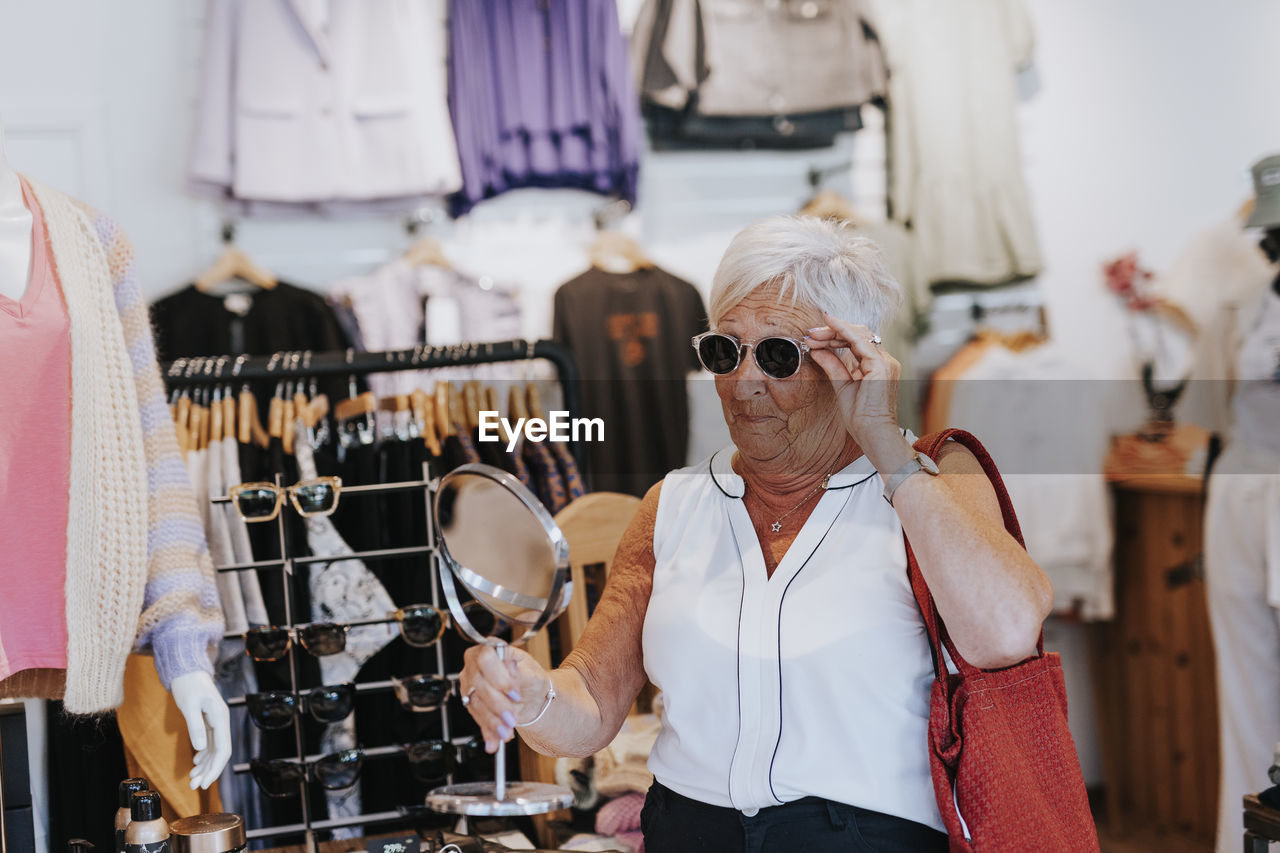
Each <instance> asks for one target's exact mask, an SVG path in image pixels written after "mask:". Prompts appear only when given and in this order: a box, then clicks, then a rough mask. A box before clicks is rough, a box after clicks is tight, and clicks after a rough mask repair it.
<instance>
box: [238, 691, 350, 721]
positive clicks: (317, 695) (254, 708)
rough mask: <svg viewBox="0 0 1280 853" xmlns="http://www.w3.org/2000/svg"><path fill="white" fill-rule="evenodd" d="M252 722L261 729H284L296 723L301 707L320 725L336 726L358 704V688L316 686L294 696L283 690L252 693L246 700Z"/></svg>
mask: <svg viewBox="0 0 1280 853" xmlns="http://www.w3.org/2000/svg"><path fill="white" fill-rule="evenodd" d="M244 703H245V706H246V707H248V709H249V719H251V720H253V722H254V725H256V726H257V727H258V728H260V729H283V728H285V727H287V726H288V725H289V724H290V723H292V722H293V717H294V715H295V714H296V713H297V712H298V708H299V706H300V705H302V706H305V707H306V709H307V711H308V712H309V713H310V714H311V716H312V717H313V718H314V719H315V721H316V722H318V723H336V722H338V721H339V720H343V719H346V717H347V715H348V714H350V713H351V709H352V708H354V707H355V703H356V686H355V685H354V684H352V683H350V682H348V683H346V684H339V685H336V686H333V687H329V686H321V687H314V688H312V689H311V690H308V691H307V692H306V693H303V694H300V695H297V696H295V695H294V694H292V693H288V692H285V691H282V690H269V691H267V692H265V693H250V694H249V695H248V696H245V697H244Z"/></svg>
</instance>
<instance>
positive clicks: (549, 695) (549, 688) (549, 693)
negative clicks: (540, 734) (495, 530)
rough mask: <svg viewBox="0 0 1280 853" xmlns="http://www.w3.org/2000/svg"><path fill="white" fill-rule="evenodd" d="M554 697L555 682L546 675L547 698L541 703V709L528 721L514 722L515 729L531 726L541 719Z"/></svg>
mask: <svg viewBox="0 0 1280 853" xmlns="http://www.w3.org/2000/svg"><path fill="white" fill-rule="evenodd" d="M554 698H556V683H555V682H554V681H552V679H551V676H549V675H548V676H547V700H546V701H545V702H543V703H542V710H541V711H539V712H538V715H537V716H536V717H534V718H533V719H532V720H530V721H529V722H527V723H516V728H517V729H523V728H528V727H529V726H532V725H533V724H534V723H536V722H538V720H541V719H542V715H543V714H545V713H547V709H548V708H550V707H551V700H552V699H554Z"/></svg>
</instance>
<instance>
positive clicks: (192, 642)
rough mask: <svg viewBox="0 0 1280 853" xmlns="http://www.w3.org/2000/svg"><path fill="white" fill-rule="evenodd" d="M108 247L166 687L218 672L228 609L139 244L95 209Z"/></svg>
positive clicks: (148, 635)
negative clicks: (140, 267)
mask: <svg viewBox="0 0 1280 853" xmlns="http://www.w3.org/2000/svg"><path fill="white" fill-rule="evenodd" d="M89 213H90V216H91V217H92V219H93V223H94V227H95V229H96V230H97V233H98V239H99V240H100V241H101V242H102V245H103V247H104V248H105V249H106V252H107V258H108V262H109V265H110V268H111V281H112V286H113V288H114V290H115V302H116V310H117V311H119V313H120V320H121V323H122V324H123V326H124V337H125V343H126V344H127V345H128V347H129V361H130V364H131V365H132V367H133V379H134V386H135V388H136V390H137V394H138V409H139V412H140V413H141V416H142V417H141V420H142V434H143V447H144V453H145V455H146V460H147V560H148V565H147V585H146V590H145V593H144V595H143V605H142V606H143V610H142V616H141V617H140V619H139V622H138V634H137V641H136V643H135V648H136V649H137V650H138V651H143V652H146V651H149V652H151V653H152V654H153V655H154V657H155V663H156V671H157V672H158V673H159V675H160V681H161V683H162V684H164V686H165V687H166V688H168V687H169V684H170V683H171V682H172V681H173V679H175V678H177V677H178V676H179V675H185V674H186V673H189V672H195V671H203V672H208V673H212V672H213V651H214V647H215V646H216V645H217V643H218V642H219V641H220V640H221V638H222V632H223V621H222V608H221V605H220V603H219V599H218V588H217V583H216V580H215V576H214V571H213V562H212V560H211V559H210V556H209V547H208V544H207V542H206V541H205V531H204V527H203V525H202V524H201V523H200V516H199V514H198V513H197V511H196V503H195V495H194V493H193V491H192V487H191V482H190V480H189V478H188V476H187V469H186V466H185V465H183V462H182V455H181V453H180V452H179V450H178V441H177V436H176V434H175V432H174V428H173V421H172V419H171V417H170V414H169V407H168V405H167V404H166V403H165V396H164V383H163V382H162V380H161V378H160V368H159V365H158V364H157V363H156V354H155V342H154V339H153V337H152V331H151V322H150V318H149V316H148V313H147V305H146V302H145V301H143V298H142V290H141V288H140V286H139V283H138V276H137V270H136V267H135V264H134V258H133V247H132V246H131V245H130V243H129V240H128V238H127V237H126V236H125V234H124V231H123V230H121V228H120V227H119V226H118V225H117V224H116V223H115V222H114V221H112V220H111V219H110V218H108V217H107V216H104V215H102V214H100V213H98V212H97V211H93V210H90V211H89Z"/></svg>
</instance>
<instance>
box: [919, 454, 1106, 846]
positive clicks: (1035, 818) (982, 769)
mask: <svg viewBox="0 0 1280 853" xmlns="http://www.w3.org/2000/svg"><path fill="white" fill-rule="evenodd" d="M948 439H950V440H953V441H956V442H958V443H959V444H962V445H964V446H965V447H967V448H968V449H969V450H971V451H972V452H973V455H974V456H976V457H977V458H978V461H979V462H980V463H982V468H983V470H984V471H985V472H986V474H987V476H988V477H989V478H990V479H991V485H992V486H993V487H994V488H995V490H996V497H997V498H999V500H1000V509H1001V511H1002V512H1003V514H1004V524H1005V529H1006V530H1008V531H1009V533H1010V534H1011V535H1012V536H1013V537H1014V538H1015V539H1017V540H1018V544H1020V545H1022V546H1023V547H1024V548H1025V547H1026V545H1025V543H1024V542H1023V540H1022V530H1021V528H1019V526H1018V519H1017V516H1015V515H1014V512H1013V505H1012V503H1010V501H1009V494H1008V492H1006V491H1005V487H1004V481H1003V480H1002V479H1001V478H1000V472H999V471H997V470H996V466H995V463H994V462H992V461H991V456H990V455H989V454H988V453H987V452H986V450H985V449H984V448H983V446H982V444H981V443H980V442H979V441H978V440H977V439H976V438H974V437H973V436H972V435H970V434H969V433H967V432H964V431H962V430H955V429H949V430H945V431H943V432H939V433H934V434H932V435H928V436H925V437H924V438H922V439H920V440H919V441H917V442H916V445H915V446H916V449H917V450H919V451H920V452H921V453H924V454H926V455H928V456H930V457H936V456H937V454H938V452H939V450H941V448H942V446H943V444H944V443H945V442H946V441H947V440H948ZM907 573H908V577H909V578H910V580H911V589H912V591H913V592H914V593H915V598H916V603H917V604H918V605H919V606H920V612H921V613H922V614H923V615H924V623H925V628H926V629H927V631H928V633H929V641H930V643H931V644H932V647H933V659H934V676H935V677H934V681H933V692H932V695H931V696H930V707H929V764H930V769H931V771H932V774H933V787H934V793H935V794H936V796H937V798H938V810H939V811H940V812H941V813H942V821H943V823H944V824H945V825H946V828H947V835H948V836H949V837H950V844H951V850H952V852H953V853H970V851H976V853H1003V851H1006V850H1008V851H1030V850H1034V851H1037V853H1056V851H1070V853H1089V851H1097V850H1098V833H1097V828H1096V827H1095V826H1094V822H1093V816H1092V814H1091V813H1090V811H1089V800H1088V797H1087V795H1086V793H1085V787H1084V777H1083V776H1082V775H1081V773H1080V760H1079V758H1078V757H1077V755H1076V747H1075V742H1074V741H1072V739H1071V731H1070V730H1069V729H1068V728H1067V691H1066V686H1065V684H1064V682H1063V679H1062V663H1061V660H1060V659H1059V657H1058V655H1057V654H1056V653H1050V654H1045V653H1044V632H1043V631H1041V632H1040V639H1039V641H1038V642H1037V643H1036V652H1037V654H1036V655H1035V656H1033V657H1029V658H1027V659H1026V660H1024V661H1022V662H1021V663H1019V664H1017V665H1015V666H1011V667H1007V668H1005V669H1000V670H981V669H978V668H976V667H974V666H973V665H972V664H970V663H969V662H968V661H966V660H965V659H964V658H963V657H961V656H960V654H959V653H958V652H957V651H956V648H955V645H954V644H953V643H952V642H951V638H950V636H948V634H947V626H946V625H944V624H943V623H942V618H941V617H940V616H939V614H938V608H937V606H936V605H935V604H934V601H933V596H932V594H930V592H929V587H928V585H927V584H926V583H925V580H924V575H922V574H921V573H920V566H919V564H917V562H916V558H915V554H913V553H912V551H911V543H910V542H907ZM944 648H945V649H946V651H947V653H948V654H949V655H950V656H951V660H952V662H954V663H955V666H956V669H958V670H959V672H958V673H957V674H951V673H949V672H948V671H947V667H946V665H945V663H944V659H943V656H942V651H943V649H944Z"/></svg>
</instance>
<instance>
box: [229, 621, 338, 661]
mask: <svg viewBox="0 0 1280 853" xmlns="http://www.w3.org/2000/svg"><path fill="white" fill-rule="evenodd" d="M347 628H348V626H346V625H336V624H334V623H333V622H313V623H311V624H310V625H299V626H298V627H297V628H295V629H294V630H295V631H297V633H298V642H300V643H302V647H303V648H304V649H306V650H307V651H309V652H311V654H313V655H315V656H316V657H318V658H319V657H324V656H325V655H336V654H337V653H338V652H342V651H346V648H347ZM292 642H293V637H292V633H291V632H290V631H289V629H288V628H277V627H275V626H271V625H268V626H265V627H260V628H250V629H249V630H248V631H246V632H245V635H244V650H245V653H246V654H248V655H249V657H251V658H253V659H254V660H256V661H259V662H265V661H273V660H280V658H282V657H284V656H285V655H286V654H287V653H288V651H289V646H290V645H291V644H292Z"/></svg>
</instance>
